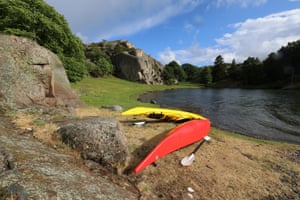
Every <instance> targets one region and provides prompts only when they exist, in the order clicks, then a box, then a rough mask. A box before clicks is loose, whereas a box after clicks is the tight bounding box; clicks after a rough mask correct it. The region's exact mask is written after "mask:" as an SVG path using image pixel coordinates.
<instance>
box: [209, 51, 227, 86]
mask: <svg viewBox="0 0 300 200" xmlns="http://www.w3.org/2000/svg"><path fill="white" fill-rule="evenodd" d="M212 76H213V81H214V82H216V81H220V80H223V79H225V78H226V76H227V71H226V64H225V63H224V59H223V57H222V56H221V55H219V56H217V57H216V59H215V62H214V66H213V68H212Z"/></svg>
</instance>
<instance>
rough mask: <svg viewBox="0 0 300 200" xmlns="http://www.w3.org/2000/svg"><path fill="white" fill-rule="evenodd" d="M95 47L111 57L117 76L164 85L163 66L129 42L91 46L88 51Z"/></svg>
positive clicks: (121, 41)
mask: <svg viewBox="0 0 300 200" xmlns="http://www.w3.org/2000/svg"><path fill="white" fill-rule="evenodd" d="M95 46H97V47H98V48H99V49H100V50H102V51H104V52H105V53H106V54H107V55H109V56H110V58H111V60H112V63H113V65H114V66H115V68H116V71H115V75H116V76H118V77H120V78H122V79H126V80H129V81H134V82H141V83H146V84H153V85H157V84H159V85H160V84H163V79H162V77H161V73H162V71H163V65H162V64H161V63H160V62H158V61H157V60H155V59H154V58H152V57H151V56H150V55H147V54H146V53H145V52H144V51H143V50H142V49H138V48H135V46H134V45H133V44H132V43H130V42H129V41H126V40H116V41H103V42H99V43H93V44H89V45H87V49H89V48H90V47H95Z"/></svg>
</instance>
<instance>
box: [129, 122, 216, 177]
mask: <svg viewBox="0 0 300 200" xmlns="http://www.w3.org/2000/svg"><path fill="white" fill-rule="evenodd" d="M209 130H210V121H209V120H208V119H204V120H191V121H188V122H185V123H182V124H180V125H178V126H177V127H175V128H174V129H172V130H171V131H170V132H169V133H168V134H167V135H166V137H165V138H164V139H162V140H161V141H160V143H159V144H158V145H157V146H156V147H155V148H154V149H153V150H152V151H151V152H150V153H149V154H148V155H147V156H146V157H145V158H144V160H142V161H141V162H140V163H139V164H138V165H137V166H136V168H135V169H134V172H135V173H138V172H140V171H141V170H143V169H144V168H145V167H147V166H148V165H150V164H151V163H153V162H155V161H157V160H158V159H160V158H162V157H164V156H166V155H167V154H169V153H171V152H173V151H176V150H178V149H180V148H183V147H185V146H188V145H190V144H192V143H195V142H197V141H199V140H202V139H203V138H204V137H205V136H207V135H208V133H209Z"/></svg>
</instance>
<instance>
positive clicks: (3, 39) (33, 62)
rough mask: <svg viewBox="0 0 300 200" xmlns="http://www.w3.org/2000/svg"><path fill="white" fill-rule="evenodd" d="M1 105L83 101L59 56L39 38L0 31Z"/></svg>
mask: <svg viewBox="0 0 300 200" xmlns="http://www.w3.org/2000/svg"><path fill="white" fill-rule="evenodd" d="M0 71H1V73H0V106H1V105H2V106H1V107H5V108H24V107H28V106H32V105H45V106H57V107H61V108H62V107H75V106H78V105H82V104H83V103H82V102H80V101H79V99H78V97H77V96H76V94H75V93H74V92H73V90H72V89H71V87H70V83H69V81H68V78H67V76H66V72H65V69H64V67H63V65H62V63H61V61H60V59H59V58H58V57H57V56H56V55H55V54H54V53H52V52H50V51H49V50H47V49H45V48H44V47H41V46H40V45H38V44H37V43H36V42H34V41H32V40H30V39H27V38H23V37H17V36H12V35H2V34H0Z"/></svg>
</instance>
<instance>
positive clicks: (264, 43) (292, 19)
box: [159, 9, 300, 64]
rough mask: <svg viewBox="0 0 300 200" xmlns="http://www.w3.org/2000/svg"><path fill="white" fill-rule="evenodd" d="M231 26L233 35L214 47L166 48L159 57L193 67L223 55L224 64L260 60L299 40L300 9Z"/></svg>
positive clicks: (224, 36) (211, 61)
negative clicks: (189, 64) (252, 59)
mask: <svg viewBox="0 0 300 200" xmlns="http://www.w3.org/2000/svg"><path fill="white" fill-rule="evenodd" d="M232 27H233V28H234V32H232V33H227V34H224V35H223V37H221V38H218V39H216V45H215V46H213V47H207V48H202V47H199V46H198V45H195V44H193V45H192V46H191V47H189V48H187V49H182V50H171V49H167V50H166V51H163V52H160V53H159V58H160V59H161V60H162V62H164V63H168V62H169V61H170V60H167V59H166V58H167V57H164V55H165V54H167V55H172V56H173V57H172V59H174V60H179V61H181V62H188V63H192V64H200V63H201V64H203V63H204V64H207V63H210V64H212V63H213V61H214V59H215V58H216V57H217V56H218V55H222V56H223V58H224V60H225V61H226V62H231V61H232V59H233V58H235V59H236V60H237V61H238V62H242V61H244V60H245V59H246V58H247V57H249V56H253V57H258V58H260V59H261V60H262V59H264V58H266V56H267V55H268V54H269V53H271V52H275V51H277V50H278V49H279V48H280V47H282V46H285V45H287V43H288V42H291V41H296V40H299V39H300V9H294V10H289V11H284V12H280V13H276V14H272V15H268V16H266V17H262V18H257V19H248V20H246V21H244V22H240V23H236V24H234V25H232ZM162 58H164V60H163V59H162Z"/></svg>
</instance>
